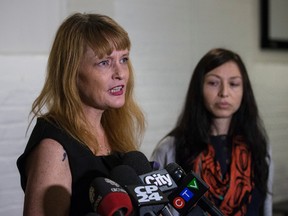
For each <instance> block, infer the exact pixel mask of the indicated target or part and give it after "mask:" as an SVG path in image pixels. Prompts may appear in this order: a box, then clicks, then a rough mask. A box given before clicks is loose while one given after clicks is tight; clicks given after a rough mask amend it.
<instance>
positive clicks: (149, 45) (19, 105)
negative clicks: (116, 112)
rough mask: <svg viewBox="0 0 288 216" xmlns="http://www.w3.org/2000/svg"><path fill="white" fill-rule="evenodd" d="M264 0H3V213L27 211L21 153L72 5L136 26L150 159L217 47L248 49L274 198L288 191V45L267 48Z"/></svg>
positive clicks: (0, 186)
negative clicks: (262, 28)
mask: <svg viewBox="0 0 288 216" xmlns="http://www.w3.org/2000/svg"><path fill="white" fill-rule="evenodd" d="M258 2H259V1H258V0H177V1H174V0H114V1H113V0H66V1H64V0H63V1H58V0H25V1H21V0H12V1H11V0H1V2H0V26H1V29H0V73H1V76H0V104H1V106H0V138H1V139H0V173H1V175H0V215H5V216H10V215H11V216H12V215H13V216H15V215H21V214H22V206H23V192H22V190H21V188H20V179H19V174H18V171H17V168H16V165H15V163H16V159H17V157H18V156H19V155H20V154H21V153H22V151H23V149H24V147H25V144H26V142H27V138H28V136H29V133H30V131H28V134H27V136H25V132H26V129H27V126H28V114H29V111H30V107H31V103H32V102H33V100H34V99H35V97H36V96H37V94H38V93H39V91H40V89H41V87H42V84H43V81H44V76H45V67H46V61H47V56H48V53H49V49H50V45H51V42H52V40H53V36H54V34H55V31H56V29H57V27H58V25H59V24H60V23H61V22H62V20H63V19H64V18H65V17H66V16H67V15H69V14H70V13H71V12H74V11H80V12H83V11H84V12H97V13H104V14H106V15H109V16H111V17H112V18H114V19H115V20H117V21H118V22H119V23H120V24H122V26H123V27H124V28H125V29H126V30H127V31H128V33H129V34H130V38H131V40H132V45H133V47H132V51H131V58H132V61H133V63H134V69H135V72H136V74H135V76H136V97H137V99H138V101H139V103H140V105H141V106H142V108H143V110H144V112H145V115H146V118H147V123H148V128H147V131H146V135H145V137H144V140H143V144H142V147H141V150H142V151H143V152H144V153H145V154H146V156H147V157H150V155H151V152H152V150H153V148H154V147H155V145H156V144H157V142H158V141H159V140H160V139H161V138H162V137H163V136H164V135H165V134H166V133H167V132H168V131H169V130H170V129H171V128H172V127H173V126H174V124H175V121H176V118H177V116H178V114H179V112H180V110H181V107H182V103H183V100H184V97H185V94H186V89H187V87H188V82H189V79H190V77H191V73H192V70H193V68H194V66H195V64H196V63H197V61H198V60H199V59H200V57H202V55H203V54H204V53H206V52H207V51H208V50H209V49H211V48H214V47H219V46H221V47H224V48H228V49H232V50H234V51H236V52H238V53H239V54H240V55H241V56H242V57H243V60H244V62H245V63H246V65H247V68H248V71H249V75H250V78H251V81H252V84H253V87H254V90H255V93H256V98H257V102H258V104H259V108H260V112H261V115H262V116H263V119H264V121H265V124H266V127H267V130H268V133H269V136H270V141H271V146H272V151H273V159H274V165H275V178H274V201H277V200H282V199H287V198H288V195H287V194H288V193H287V192H288V186H286V184H285V183H286V182H287V180H288V172H287V171H288V167H287V165H286V161H285V159H286V157H287V152H288V147H287V140H288V123H287V122H288V113H287V112H288V100H287V96H286V95H287V93H288V87H287V79H288V52H283V51H282V52H280V51H263V50H261V49H260V48H259V4H258Z"/></svg>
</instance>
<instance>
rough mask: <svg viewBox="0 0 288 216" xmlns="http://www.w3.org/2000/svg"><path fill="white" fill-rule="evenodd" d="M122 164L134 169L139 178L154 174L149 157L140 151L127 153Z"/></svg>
mask: <svg viewBox="0 0 288 216" xmlns="http://www.w3.org/2000/svg"><path fill="white" fill-rule="evenodd" d="M122 164H123V165H128V166H130V167H131V168H133V169H134V171H135V172H136V174H137V175H138V176H140V175H143V174H145V173H149V172H152V171H153V170H152V167H151V163H150V162H149V161H148V159H147V157H146V156H145V155H144V154H143V153H142V152H140V151H130V152H127V153H126V154H125V155H124V156H123V158H122Z"/></svg>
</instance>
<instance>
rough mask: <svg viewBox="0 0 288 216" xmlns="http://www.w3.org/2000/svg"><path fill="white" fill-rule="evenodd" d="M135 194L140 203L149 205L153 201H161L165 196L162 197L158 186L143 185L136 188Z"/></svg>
mask: <svg viewBox="0 0 288 216" xmlns="http://www.w3.org/2000/svg"><path fill="white" fill-rule="evenodd" d="M134 192H135V194H136V196H137V197H138V202H139V203H147V202H151V201H161V200H163V199H164V198H163V196H162V195H160V193H159V192H160V190H159V188H158V187H157V186H156V185H143V186H137V187H136V188H134Z"/></svg>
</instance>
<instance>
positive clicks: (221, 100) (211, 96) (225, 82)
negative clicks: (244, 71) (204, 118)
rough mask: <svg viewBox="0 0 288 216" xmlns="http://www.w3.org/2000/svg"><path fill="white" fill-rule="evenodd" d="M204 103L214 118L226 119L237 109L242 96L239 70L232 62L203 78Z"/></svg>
mask: <svg viewBox="0 0 288 216" xmlns="http://www.w3.org/2000/svg"><path fill="white" fill-rule="evenodd" d="M203 95H204V103H205V107H206V109H207V110H208V111H209V112H210V113H211V114H212V115H213V116H214V118H228V119H231V118H232V115H233V114H234V113H235V112H236V111H237V110H238V109H239V107H240V105H241V101H242V96H243V81H242V76H241V73H240V70H239V68H238V66H237V64H236V63H234V62H233V61H230V62H227V63H225V64H223V65H221V66H219V67H217V68H215V69H213V70H211V71H209V72H208V73H207V74H206V75H205V78H204V85H203Z"/></svg>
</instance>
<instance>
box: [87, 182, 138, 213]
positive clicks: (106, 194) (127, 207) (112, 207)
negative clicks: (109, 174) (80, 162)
mask: <svg viewBox="0 0 288 216" xmlns="http://www.w3.org/2000/svg"><path fill="white" fill-rule="evenodd" d="M89 199H90V202H91V205H92V208H93V210H94V211H95V212H96V213H97V214H99V215H101V216H129V215H130V214H131V212H132V211H133V206H132V203H131V200H130V197H129V195H128V194H127V192H126V191H125V190H124V189H123V188H122V187H121V186H120V185H119V184H117V183H116V182H114V181H112V180H111V179H108V178H104V177H97V178H95V179H94V180H93V181H92V183H91V185H90V188H89Z"/></svg>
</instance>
